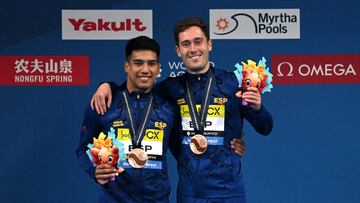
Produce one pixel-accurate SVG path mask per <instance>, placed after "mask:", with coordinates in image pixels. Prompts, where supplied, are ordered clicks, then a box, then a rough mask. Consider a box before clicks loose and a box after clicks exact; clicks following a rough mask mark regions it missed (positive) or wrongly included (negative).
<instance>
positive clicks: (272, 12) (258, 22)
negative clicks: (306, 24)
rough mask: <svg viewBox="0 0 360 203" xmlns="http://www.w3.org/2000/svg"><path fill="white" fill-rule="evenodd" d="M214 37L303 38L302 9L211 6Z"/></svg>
mask: <svg viewBox="0 0 360 203" xmlns="http://www.w3.org/2000/svg"><path fill="white" fill-rule="evenodd" d="M210 37H211V38H212V39H299V38H300V10H299V9H235V10H234V9H215V10H210Z"/></svg>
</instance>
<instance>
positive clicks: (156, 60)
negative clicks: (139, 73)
mask: <svg viewBox="0 0 360 203" xmlns="http://www.w3.org/2000/svg"><path fill="white" fill-rule="evenodd" d="M158 61H159V60H158V59H149V60H143V59H133V60H132V62H142V63H143V62H156V63H157V62H158Z"/></svg>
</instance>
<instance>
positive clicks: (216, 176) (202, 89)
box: [92, 18, 273, 203]
mask: <svg viewBox="0 0 360 203" xmlns="http://www.w3.org/2000/svg"><path fill="white" fill-rule="evenodd" d="M174 37H175V42H176V53H177V55H178V56H179V57H181V59H182V60H183V62H184V64H185V65H186V73H185V74H183V75H181V76H179V77H176V78H168V79H166V80H164V81H162V82H161V83H159V85H158V86H160V87H161V90H162V92H161V93H162V95H163V96H164V97H165V98H166V99H167V100H170V101H172V103H174V104H175V105H177V112H178V114H179V115H180V116H181V126H182V130H181V135H180V136H178V137H176V138H177V139H178V141H177V142H176V144H180V146H179V147H175V148H174V149H176V150H178V151H175V154H176V157H177V163H178V175H179V183H178V189H177V201H178V202H199V203H203V202H204V203H205V202H206V203H207V202H237V203H238V202H246V195H245V188H244V182H243V177H242V172H241V159H240V158H239V156H237V155H236V153H234V152H233V149H234V148H237V147H239V142H238V143H236V142H234V141H236V139H235V138H236V137H238V136H239V135H240V134H241V130H242V128H243V120H244V118H245V119H246V120H247V121H249V123H250V124H251V125H252V126H253V127H254V128H255V130H256V131H257V132H258V133H260V134H262V135H268V134H270V132H271V130H272V127H273V120H272V116H271V114H270V113H269V112H268V111H267V110H266V109H265V107H264V106H263V105H262V104H261V95H260V93H259V92H258V90H257V89H256V88H252V87H250V88H249V89H248V91H247V92H244V93H243V94H242V98H241V99H240V98H237V97H236V95H235V94H236V93H237V92H238V91H239V89H238V81H237V78H236V76H235V74H234V72H227V71H224V70H221V69H215V68H214V67H212V66H211V65H210V62H209V53H210V52H211V50H212V41H211V40H210V39H209V31H208V28H207V24H206V23H205V22H204V21H202V20H201V19H198V18H188V19H185V20H182V21H180V22H178V23H177V24H176V25H175V27H174ZM112 88H113V89H116V85H114V84H112ZM104 89H105V91H104ZM104 92H105V93H104ZM109 92H110V88H109V84H104V86H100V87H99V89H98V91H97V93H95V95H94V97H93V99H92V102H93V101H97V104H95V107H96V108H97V109H98V111H99V110H100V111H103V110H104V109H105V107H104V106H105V100H106V98H108V97H109V96H110V95H109ZM242 100H244V101H245V102H247V103H248V105H246V106H244V105H243V104H242ZM231 148H233V149H231Z"/></svg>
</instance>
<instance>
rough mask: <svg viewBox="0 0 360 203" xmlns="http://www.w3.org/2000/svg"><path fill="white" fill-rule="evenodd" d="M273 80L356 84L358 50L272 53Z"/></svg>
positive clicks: (359, 68) (359, 80)
mask: <svg viewBox="0 0 360 203" xmlns="http://www.w3.org/2000/svg"><path fill="white" fill-rule="evenodd" d="M272 73H273V83H274V84H360V76H359V73H360V54H327V55H326V54H313V55H311V54H308V55H273V56H272Z"/></svg>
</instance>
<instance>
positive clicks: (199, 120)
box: [186, 69, 215, 134]
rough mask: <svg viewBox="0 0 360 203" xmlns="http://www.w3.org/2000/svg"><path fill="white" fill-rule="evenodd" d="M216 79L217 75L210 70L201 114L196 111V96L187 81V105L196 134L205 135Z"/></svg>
mask: <svg viewBox="0 0 360 203" xmlns="http://www.w3.org/2000/svg"><path fill="white" fill-rule="evenodd" d="M214 79H215V75H214V73H213V71H212V69H209V75H208V77H207V79H206V85H205V95H204V97H203V99H202V103H201V107H200V110H199V112H198V111H197V110H196V103H195V101H194V95H193V93H192V91H191V86H190V83H189V81H188V80H186V103H187V105H188V106H189V111H190V116H191V121H192V122H193V123H194V129H195V133H200V134H203V133H204V129H205V122H206V117H207V112H208V107H209V96H210V93H211V86H212V83H213V81H214Z"/></svg>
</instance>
